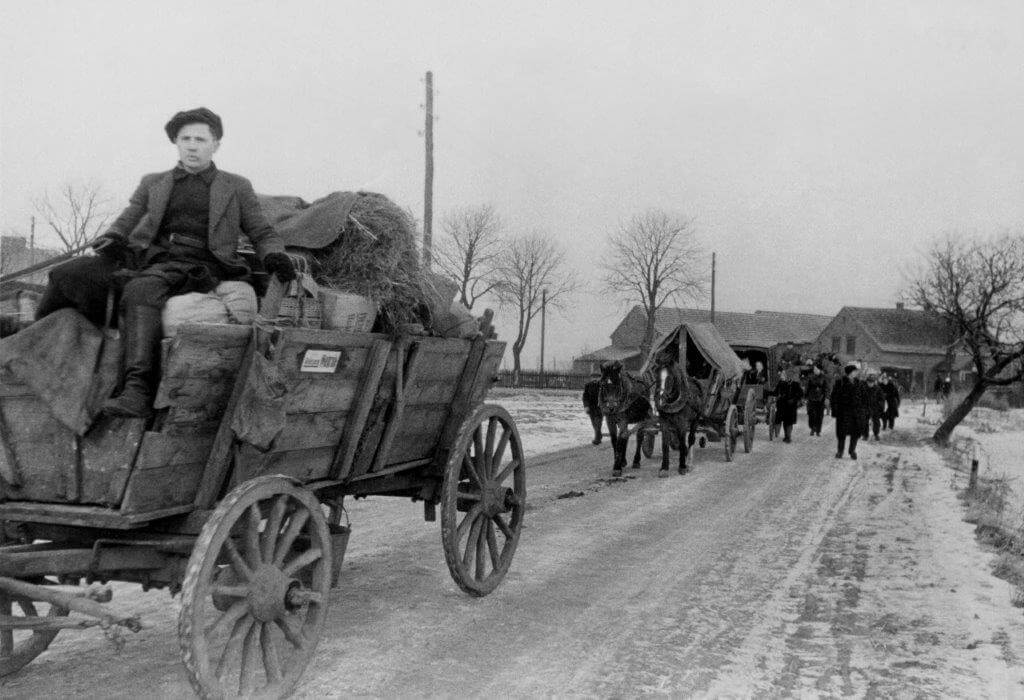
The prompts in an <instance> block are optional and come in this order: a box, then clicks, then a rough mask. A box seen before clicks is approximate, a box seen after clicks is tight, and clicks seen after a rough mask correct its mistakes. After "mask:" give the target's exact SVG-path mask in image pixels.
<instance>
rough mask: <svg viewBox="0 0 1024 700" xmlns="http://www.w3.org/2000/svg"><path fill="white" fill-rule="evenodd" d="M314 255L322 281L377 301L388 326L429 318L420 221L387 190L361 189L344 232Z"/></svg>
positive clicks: (316, 272)
mask: <svg viewBox="0 0 1024 700" xmlns="http://www.w3.org/2000/svg"><path fill="white" fill-rule="evenodd" d="M314 260H315V261H316V267H315V268H314V271H313V272H314V278H315V279H316V280H317V282H318V283H320V284H322V285H324V286H325V287H329V288H331V289H337V290H339V291H343V292H351V293H353V294H359V295H361V296H365V297H368V298H369V299H372V300H373V301H375V302H377V304H378V305H379V306H380V313H381V323H382V324H383V326H384V328H383V330H387V331H398V330H400V329H401V328H402V327H403V326H405V325H407V324H411V323H423V322H424V321H426V320H427V319H425V318H423V312H422V306H423V302H424V295H425V289H424V280H423V275H422V274H421V271H420V261H419V251H418V249H417V246H416V229H415V224H414V222H413V220H412V217H411V216H409V214H408V213H406V212H405V211H403V210H402V209H401V208H400V207H399V206H398V205H396V204H395V203H394V202H392V201H391V200H390V199H388V198H387V197H385V196H384V195H382V194H376V193H373V192H359V193H357V196H356V199H355V201H354V202H353V203H352V208H351V209H350V210H349V212H348V216H347V217H346V220H345V223H344V225H343V226H342V228H341V234H340V235H339V236H338V238H337V240H335V241H334V242H333V243H332V244H331V245H329V246H327V247H326V248H322V249H320V250H318V251H316V252H315V253H314Z"/></svg>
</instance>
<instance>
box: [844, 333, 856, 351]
mask: <svg viewBox="0 0 1024 700" xmlns="http://www.w3.org/2000/svg"><path fill="white" fill-rule="evenodd" d="M856 352H857V336H855V335H848V336H846V354H847V355H854V354H856Z"/></svg>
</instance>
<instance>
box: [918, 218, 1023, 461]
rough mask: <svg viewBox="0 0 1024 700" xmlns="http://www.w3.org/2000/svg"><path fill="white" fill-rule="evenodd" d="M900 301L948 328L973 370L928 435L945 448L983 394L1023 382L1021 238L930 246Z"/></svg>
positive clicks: (943, 242) (957, 240)
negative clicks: (956, 402) (967, 387)
mask: <svg viewBox="0 0 1024 700" xmlns="http://www.w3.org/2000/svg"><path fill="white" fill-rule="evenodd" d="M906 296H907V298H908V299H909V300H910V301H911V302H913V303H914V304H916V305H918V306H920V307H921V308H923V309H925V310H926V311H931V312H933V313H936V314H938V315H939V316H941V317H942V318H943V319H944V320H945V321H946V322H947V323H948V324H949V327H950V334H951V342H954V341H958V343H959V345H962V347H963V348H964V349H965V350H966V352H967V353H968V354H969V355H970V358H971V362H972V364H973V366H974V385H973V386H972V387H971V390H970V391H969V392H968V393H967V395H966V396H965V397H964V399H963V400H962V401H961V402H960V404H959V405H958V406H956V408H954V409H953V411H952V412H950V414H949V416H947V417H946V419H945V420H944V421H943V422H942V424H941V425H939V427H938V428H937V429H936V430H935V433H934V434H933V435H932V439H933V440H934V441H935V442H936V443H939V444H942V445H945V444H948V442H949V438H950V436H951V435H952V433H953V428H955V427H956V426H957V425H958V424H959V423H960V421H962V420H963V419H964V418H965V417H966V416H967V414H968V413H970V412H971V409H972V408H974V406H975V405H977V403H978V400H979V399H980V398H981V396H982V394H984V393H985V390H986V389H988V388H989V387H993V386H1006V385H1009V384H1013V383H1015V382H1020V381H1022V380H1024V235H1021V234H1003V235H1001V236H998V237H995V238H991V239H988V240H970V239H964V238H960V237H957V238H954V237H952V236H950V237H947V238H945V239H943V240H941V241H939V242H937V243H935V244H934V245H933V246H932V247H931V249H929V250H928V252H927V254H926V256H925V259H924V261H923V262H922V263H921V265H920V267H919V268H918V270H917V271H916V272H915V273H913V274H912V277H911V281H910V283H909V287H908V289H907V291H906Z"/></svg>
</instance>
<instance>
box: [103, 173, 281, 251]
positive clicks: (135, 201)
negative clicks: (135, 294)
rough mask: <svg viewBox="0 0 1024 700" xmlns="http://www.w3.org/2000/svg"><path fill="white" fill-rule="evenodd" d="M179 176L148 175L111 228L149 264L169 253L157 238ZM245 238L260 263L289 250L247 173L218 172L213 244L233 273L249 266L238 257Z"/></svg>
mask: <svg viewBox="0 0 1024 700" xmlns="http://www.w3.org/2000/svg"><path fill="white" fill-rule="evenodd" d="M173 172H174V171H172V170H169V171H167V172H164V173H154V174H152V175H146V176H144V177H143V178H142V182H141V183H139V186H138V188H137V189H136V190H135V193H134V194H132V196H131V198H130V199H129V200H128V207H127V208H126V209H125V210H124V211H123V212H121V214H120V216H118V217H117V219H115V220H114V223H112V224H111V225H110V228H109V229H108V230H107V232H108V233H113V234H117V235H119V236H122V237H123V238H125V239H127V241H128V244H129V245H130V246H131V247H132V249H133V250H135V251H136V252H138V253H139V255H140V258H141V259H142V262H143V263H144V264H146V265H148V264H149V262H150V260H152V259H153V258H154V257H155V256H156V255H157V254H159V253H161V252H164V251H165V249H164V248H162V247H161V246H159V245H158V244H157V243H156V240H157V233H158V232H159V230H160V221H161V220H162V219H163V217H164V213H165V212H166V211H167V202H168V200H169V199H170V196H171V189H172V188H173V186H174V175H173ZM243 235H244V236H246V237H247V238H249V240H251V241H252V242H253V245H254V246H255V247H256V254H257V256H258V257H259V259H260V260H262V259H263V258H264V257H265V256H266V255H267V253H283V252H284V242H283V241H282V240H281V237H280V236H279V235H278V234H277V232H276V231H275V230H274V229H273V227H272V226H271V225H270V223H269V222H268V221H267V219H266V217H265V216H264V215H263V210H262V209H260V205H259V202H258V201H257V200H256V193H255V192H254V191H253V189H252V184H251V183H250V182H249V181H248V180H246V179H245V178H244V177H242V176H241V175H235V174H233V173H229V172H225V171H224V170H218V171H217V174H216V176H215V177H214V179H213V182H212V183H211V184H210V224H209V230H208V236H207V241H208V242H207V246H208V247H209V249H210V252H211V253H213V255H214V256H215V257H216V258H217V259H218V260H219V261H220V262H221V263H223V264H224V265H225V266H226V267H227V268H228V269H236V270H237V269H239V268H247V267H248V266H247V265H246V264H245V261H244V260H243V259H242V258H241V256H239V255H238V238H239V236H243Z"/></svg>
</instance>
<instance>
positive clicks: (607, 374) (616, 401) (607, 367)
mask: <svg viewBox="0 0 1024 700" xmlns="http://www.w3.org/2000/svg"><path fill="white" fill-rule="evenodd" d="M623 375H624V373H623V369H622V363H621V362H619V361H618V360H609V361H607V362H602V363H601V379H600V381H599V383H598V386H599V390H598V402H599V403H600V405H601V411H602V413H605V414H608V413H614V412H615V410H616V409H617V408H618V407H619V405H620V404H621V403H622V400H623V399H624V398H625V393H626V391H625V386H624V385H623Z"/></svg>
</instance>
